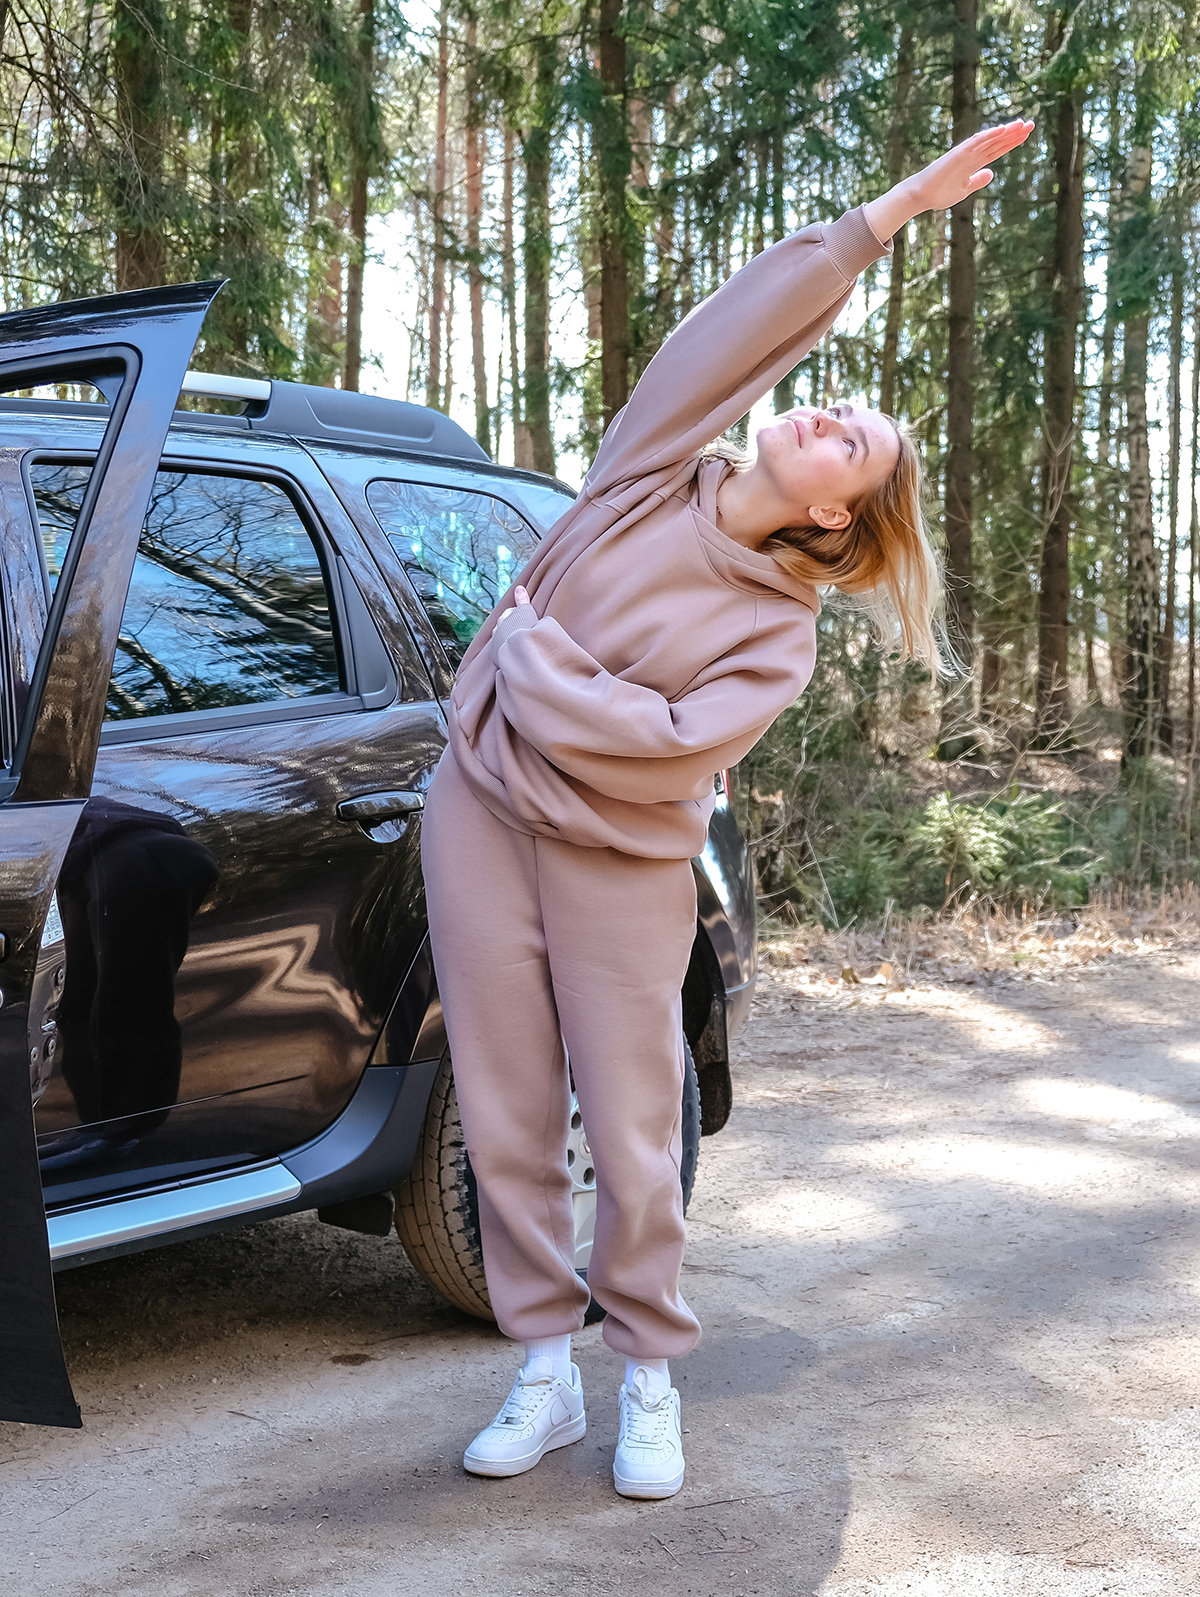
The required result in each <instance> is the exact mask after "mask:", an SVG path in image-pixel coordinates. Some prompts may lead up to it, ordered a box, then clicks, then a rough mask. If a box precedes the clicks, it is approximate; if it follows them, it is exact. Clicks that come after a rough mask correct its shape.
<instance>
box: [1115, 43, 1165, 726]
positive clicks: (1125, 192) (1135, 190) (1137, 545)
mask: <svg viewBox="0 0 1200 1597" xmlns="http://www.w3.org/2000/svg"><path fill="white" fill-rule="evenodd" d="M1144 70H1145V69H1144V64H1143V65H1142V68H1141V71H1142V72H1143V73H1144ZM1140 87H1141V84H1140V83H1139V88H1140ZM1137 120H1138V121H1139V122H1140V121H1141V120H1142V119H1141V118H1140V117H1138V118H1137ZM1138 131H1140V129H1139V130H1138ZM1136 137H1137V135H1136V133H1135V139H1136ZM1150 170H1151V151H1150V147H1149V145H1148V144H1147V143H1143V142H1134V143H1133V146H1132V148H1131V149H1130V152H1129V160H1128V162H1127V163H1126V167H1125V175H1124V182H1123V186H1122V201H1123V219H1122V232H1123V233H1124V234H1126V237H1127V239H1128V234H1129V229H1130V226H1131V223H1132V222H1133V220H1134V217H1135V211H1136V208H1137V204H1138V201H1139V200H1140V199H1141V198H1142V196H1143V194H1144V192H1145V189H1146V186H1147V184H1148V182H1149V180H1150ZM1125 247H1129V246H1128V244H1127V245H1126V246H1125ZM1132 248H1133V249H1136V248H1137V240H1136V237H1135V240H1134V242H1133V244H1132ZM1124 321H1125V372H1124V387H1125V415H1126V430H1125V437H1126V451H1127V453H1128V457H1129V590H1128V591H1129V674H1130V678H1131V680H1130V685H1129V691H1128V693H1127V695H1126V734H1125V748H1126V752H1127V753H1128V754H1129V755H1131V756H1133V757H1134V758H1139V757H1142V756H1144V755H1147V754H1149V753H1150V751H1151V747H1152V744H1153V732H1154V728H1155V726H1156V725H1157V720H1158V717H1157V714H1156V710H1155V703H1156V687H1157V684H1156V683H1155V680H1154V675H1155V672H1154V634H1155V629H1156V623H1157V620H1158V551H1157V549H1156V548H1155V545H1154V490H1153V484H1152V481H1151V476H1150V433H1149V425H1148V421H1147V415H1146V377H1147V355H1148V347H1149V338H1150V307H1149V304H1148V302H1147V301H1146V299H1145V298H1144V297H1143V296H1138V297H1136V298H1135V297H1133V296H1132V295H1131V296H1130V303H1129V304H1128V305H1127V307H1126V310H1125V317H1124Z"/></svg>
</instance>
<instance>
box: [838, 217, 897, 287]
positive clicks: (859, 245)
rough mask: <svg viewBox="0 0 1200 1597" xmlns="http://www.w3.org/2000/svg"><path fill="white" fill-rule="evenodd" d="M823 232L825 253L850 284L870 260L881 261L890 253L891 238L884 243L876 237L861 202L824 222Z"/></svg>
mask: <svg viewBox="0 0 1200 1597" xmlns="http://www.w3.org/2000/svg"><path fill="white" fill-rule="evenodd" d="M822 234H823V237H824V241H825V253H826V254H827V255H828V256H829V258H830V260H831V261H832V262H833V264H834V265H835V266H836V267H837V269H838V271H839V272H841V274H842V276H843V277H844V278H845V279H846V281H847V282H848V283H852V282H853V281H854V279H855V278H856V277H857V276H858V274H859V273H860V272H861V271H863V270H864V269H865V268H866V267H868V266H870V264H871V262H872V261H878V260H881V259H882V258H883V257H884V256H885V255H890V254H891V253H892V241H891V239H888V241H887V243H886V244H884V243H881V242H880V240H879V239H877V238H876V237H875V234H874V231H873V230H872V227H871V224H870V222H868V221H867V218H866V215H865V213H864V211H863V208H862V206H861V205H860V206H859V207H858V208H857V210H854V211H847V212H846V214H845V216H839V217H838V219H837V221H836V222H828V223H826V224H825V226H824V227H823V228H822Z"/></svg>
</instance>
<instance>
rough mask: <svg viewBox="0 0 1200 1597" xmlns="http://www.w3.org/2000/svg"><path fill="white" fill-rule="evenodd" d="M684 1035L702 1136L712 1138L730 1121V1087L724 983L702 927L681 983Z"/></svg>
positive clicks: (731, 1093) (718, 963)
mask: <svg viewBox="0 0 1200 1597" xmlns="http://www.w3.org/2000/svg"><path fill="white" fill-rule="evenodd" d="M683 1034H684V1036H685V1037H686V1038H687V1040H688V1044H689V1045H690V1047H691V1050H692V1056H693V1058H694V1059H695V1061H696V1079H697V1082H698V1084H699V1088H700V1130H701V1135H702V1136H705V1137H711V1136H712V1135H713V1134H714V1132H717V1131H720V1130H721V1128H722V1126H724V1124H725V1122H726V1121H727V1120H728V1119H729V1113H730V1110H731V1109H732V1108H733V1083H732V1081H731V1079H730V1075H729V1037H728V1034H727V1032H726V1028H725V983H724V980H723V979H722V976H721V965H720V961H719V960H718V959H717V955H716V950H715V949H714V948H713V946H712V943H711V941H710V940H709V936H708V933H707V932H706V931H705V930H704V927H703V926H701V925H697V927H696V940H695V942H694V943H693V944H692V956H691V959H690V960H689V962H688V968H687V975H686V976H685V977H684V979H683Z"/></svg>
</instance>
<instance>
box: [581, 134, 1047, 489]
mask: <svg viewBox="0 0 1200 1597" xmlns="http://www.w3.org/2000/svg"><path fill="white" fill-rule="evenodd" d="M1032 130H1033V123H1032V122H1028V121H1024V120H1017V121H1013V122H1007V123H1005V124H1004V125H1003V126H1002V127H996V128H986V129H984V130H983V132H981V133H977V134H975V135H974V137H972V138H970V139H965V140H964V141H963V142H962V143H961V144H959V145H956V146H955V147H954V149H952V150H950V151H949V152H948V153H947V154H946V155H943V156H941V157H939V159H938V160H936V161H933V162H931V164H930V165H929V166H927V167H926V168H925V169H924V170H923V171H921V172H918V173H916V174H914V176H912V177H909V178H905V179H904V180H903V181H902V182H900V183H898V184H896V186H895V187H894V188H892V189H889V190H888V192H887V193H886V194H884V195H881V196H880V198H879V199H877V200H871V201H870V202H869V204H867V205H864V206H861V207H860V208H859V209H858V210H856V211H848V212H847V213H846V215H845V216H842V217H840V218H839V219H838V220H837V221H836V222H831V223H827V224H818V225H816V226H813V227H806V228H804V229H803V230H802V231H801V232H799V233H793V234H792V235H791V236H790V237H789V238H785V239H783V240H781V241H780V243H778V244H773V245H772V246H771V248H770V249H768V250H764V251H763V252H762V254H761V255H756V256H755V257H754V259H753V260H752V261H750V262H749V264H748V265H746V266H744V267H743V268H742V269H741V271H740V272H736V273H735V274H734V275H733V276H732V277H731V278H730V279H729V281H728V282H727V283H725V284H723V285H722V286H721V287H720V288H719V289H718V290H717V291H716V293H715V294H711V295H710V296H709V297H708V299H706V300H705V301H704V302H703V303H702V304H700V305H698V306H697V307H696V309H695V310H694V311H692V312H691V314H690V315H688V316H686V317H685V318H684V319H683V321H682V322H680V324H679V326H678V327H677V328H676V329H675V331H674V332H673V333H672V334H671V335H670V337H669V338H668V339H667V340H666V342H665V343H664V344H663V346H662V348H661V349H660V350H659V351H658V353H657V354H656V355H655V357H654V359H653V360H652V361H651V362H650V364H649V366H648V367H647V368H646V370H645V372H644V373H643V375H642V377H641V379H640V381H639V382H638V385H637V387H636V388H635V389H634V391H633V395H632V397H631V399H630V401H629V403H628V404H627V405H626V406H625V408H624V410H622V411H621V412H620V414H619V415H618V416H617V417H616V418H615V419H614V420H613V422H612V423H611V425H610V426H609V428H608V431H607V432H606V433H605V435H604V440H603V442H602V443H601V445H600V450H599V453H598V454H597V456H596V461H595V464H594V465H593V467H592V470H591V471H590V472H589V474H588V479H587V489H588V492H589V493H590V495H591V497H592V498H593V499H609V498H613V497H614V496H616V495H619V493H620V489H621V486H622V484H624V483H629V482H631V481H632V480H633V479H636V478H645V477H647V476H649V475H650V474H652V473H654V472H657V471H660V470H663V469H664V468H669V467H671V466H672V465H674V464H676V463H678V462H680V461H683V460H686V459H687V458H688V457H689V456H691V455H694V454H696V453H697V451H698V450H700V449H701V448H703V446H704V445H705V444H707V443H710V442H711V441H712V440H713V439H714V438H716V437H718V436H719V435H720V434H721V433H723V432H724V431H725V429H726V428H727V427H729V426H731V425H732V424H733V423H734V422H735V421H737V420H738V418H739V417H741V416H744V415H745V413H746V412H747V411H748V410H749V409H750V407H751V405H753V404H754V402H755V401H756V400H757V399H760V398H761V397H762V395H763V394H765V393H766V392H767V390H768V389H770V388H772V387H773V386H774V385H775V383H777V382H778V381H780V379H782V378H783V377H785V376H786V375H787V373H788V372H790V371H791V370H792V369H793V368H794V367H795V366H796V365H798V364H799V362H800V361H801V360H803V359H804V357H805V355H807V354H808V352H809V351H810V350H811V349H812V348H813V347H814V345H816V344H817V343H818V342H819V341H820V340H821V338H823V337H824V335H825V333H826V332H827V331H828V330H829V328H830V327H832V325H833V323H834V322H835V321H836V320H837V318H838V316H839V314H840V313H841V311H842V308H843V307H844V305H845V304H846V301H847V300H848V299H849V297H850V293H851V290H852V289H853V286H854V281H855V279H856V278H857V277H858V274H859V273H860V272H861V271H862V270H863V268H864V267H866V266H869V265H870V263H871V262H872V261H873V260H877V259H878V258H879V257H880V256H881V255H883V254H886V253H887V251H888V250H889V249H890V248H891V244H890V240H891V237H892V234H893V233H894V232H895V231H896V230H897V228H899V227H903V226H904V225H905V223H907V222H908V221H910V220H911V218H912V217H914V216H917V215H919V213H920V212H922V211H928V210H943V209H948V208H949V207H951V206H953V205H957V204H958V203H959V201H960V200H963V199H965V198H966V197H967V196H968V195H969V194H973V193H975V192H976V191H977V190H978V189H981V188H984V187H985V186H986V185H987V184H988V183H990V182H991V180H992V171H991V167H990V165H989V163H990V162H992V161H995V160H998V159H999V157H1000V156H1002V155H1004V154H1006V153H1007V152H1008V151H1009V150H1011V149H1014V148H1015V147H1016V146H1017V145H1018V144H1022V143H1024V141H1025V140H1026V139H1027V138H1028V137H1029V135H1030V133H1031V132H1032Z"/></svg>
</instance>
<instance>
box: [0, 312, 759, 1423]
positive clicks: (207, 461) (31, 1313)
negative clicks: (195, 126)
mask: <svg viewBox="0 0 1200 1597" xmlns="http://www.w3.org/2000/svg"><path fill="white" fill-rule="evenodd" d="M218 287H219V285H218V284H213V283H209V284H193V285H187V286H183V287H177V288H169V289H157V290H150V291H146V292H144V293H136V294H125V295H117V296H113V297H109V298H104V299H95V300H88V301H80V302H77V303H74V304H67V305H57V306H52V307H49V308H47V309H44V310H37V311H28V312H16V313H13V314H10V315H7V316H0V392H2V393H4V394H7V395H9V396H15V397H9V398H6V399H3V400H0V503H2V507H3V518H4V563H3V594H2V608H0V628H2V633H3V649H2V657H3V665H2V668H0V750H2V754H3V766H2V767H0V1080H2V1082H3V1086H2V1089H0V1091H2V1093H3V1107H2V1114H0V1184H2V1187H3V1191H2V1193H0V1202H2V1205H3V1207H2V1209H0V1214H2V1215H3V1223H4V1226H5V1245H4V1247H3V1249H2V1250H0V1302H2V1304H3V1308H2V1309H0V1371H2V1375H0V1417H3V1418H11V1419H21V1420H32V1421H38V1422H42V1423H52V1424H54V1423H57V1424H77V1423H78V1411H77V1409H76V1407H75V1403H74V1399H73V1397H72V1395H71V1391H70V1387H69V1384H68V1382H67V1379H66V1375H65V1371H64V1369H63V1364H62V1355H61V1351H60V1349H59V1345H58V1339H57V1331H56V1327H55V1320H54V1307H53V1292H52V1287H51V1280H50V1269H49V1263H48V1258H47V1242H48V1253H49V1259H50V1260H53V1262H54V1265H55V1266H56V1267H59V1268H61V1267H65V1266H69V1265H72V1264H78V1263H82V1262H85V1261H88V1260H94V1259H97V1258H102V1257H107V1256H110V1255H113V1254H116V1253H121V1252H127V1251H130V1250H132V1249H136V1248H143V1247H148V1246H152V1245H155V1244H157V1243H159V1242H161V1241H164V1240H169V1239H173V1238H176V1237H183V1236H195V1235H198V1234H200V1233H202V1232H205V1231H211V1230H215V1229H219V1228H222V1227H225V1226H230V1225H240V1224H245V1223H247V1222H249V1221H252V1220H256V1219H261V1218H264V1217H266V1216H275V1215H281V1214H287V1213H289V1212H291V1211H294V1210H298V1209H317V1210H318V1212H319V1214H320V1215H321V1217H322V1218H323V1219H325V1220H328V1221H330V1222H331V1223H333V1224H340V1225H344V1226H349V1227H351V1228H355V1229H360V1230H369V1231H378V1232H380V1233H384V1232H386V1231H387V1230H388V1229H389V1228H390V1226H391V1225H392V1223H393V1222H394V1223H395V1224H396V1226H397V1228H398V1230H399V1232H400V1236H401V1238H402V1240H403V1242H404V1244H405V1246H406V1248H407V1250H408V1252H409V1254H410V1256H411V1257H412V1259H413V1261H414V1263H415V1264H416V1266H417V1268H418V1269H419V1270H420V1272H421V1273H422V1275H423V1276H424V1277H425V1278H426V1279H427V1280H428V1281H429V1282H430V1284H431V1285H433V1286H434V1287H436V1288H437V1289H438V1290H439V1291H440V1292H442V1293H443V1294H444V1295H445V1296H446V1297H447V1298H449V1299H450V1300H451V1301H453V1302H455V1303H457V1304H458V1305H459V1306H460V1307H462V1308H463V1309H465V1310H467V1311H468V1312H471V1313H474V1314H479V1315H484V1316H487V1315H488V1314H489V1312H490V1311H489V1307H488V1301H487V1293H486V1287H485V1285H484V1281H483V1274H482V1268H481V1261H480V1255H479V1241H478V1226H477V1219H476V1214H475V1194H474V1187H473V1182H472V1179H471V1173H470V1168H469V1165H468V1163H467V1160H466V1155H465V1150H464V1148H463V1145H462V1137H461V1131H460V1129H459V1125H458V1116H457V1107H456V1104H455V1100H454V1091H453V1083H452V1079H451V1075H450V1070H449V1060H448V1058H447V1056H446V1046H445V1034H444V1031H443V1028H442V1024H441V1014H440V1009H439V1006H438V1000H437V988H436V983H435V979H434V972H433V967H432V962H431V960H430V956H429V945H428V939H427V936H426V919H425V908H424V901H423V893H422V884H421V873H420V864H419V853H418V846H417V844H418V827H419V814H420V810H421V807H422V802H423V793H424V791H425V788H426V786H427V784H428V782H429V779H430V777H431V775H432V772H433V769H434V767H435V765H436V764H437V760H438V756H439V755H440V753H441V751H442V747H443V744H444V742H445V719H444V713H443V706H444V704H445V702H446V695H447V693H448V691H449V689H450V684H451V681H452V677H453V672H454V669H455V666H456V663H457V661H458V659H459V658H460V656H461V653H462V651H463V649H464V648H465V646H466V644H467V643H468V642H469V640H470V638H471V637H472V636H473V635H474V633H475V631H476V629H477V628H478V626H479V624H480V622H481V621H482V619H483V618H484V616H485V615H486V614H487V613H488V611H489V610H490V609H491V608H492V606H493V605H494V604H495V602H496V599H497V597H498V596H499V595H500V594H502V593H503V592H504V591H505V589H506V588H507V587H508V586H509V584H510V582H511V580H512V578H513V577H514V575H515V574H516V573H518V572H519V571H520V569H521V567H522V566H523V565H524V564H525V562H526V560H527V559H528V558H529V556H530V554H531V552H532V550H533V547H534V544H535V541H536V539H537V537H538V536H539V535H540V534H541V533H542V532H544V531H545V530H546V529H547V528H549V527H550V525H551V524H552V523H553V522H554V521H556V520H557V519H558V517H559V516H560V515H561V513H562V512H563V510H564V509H565V508H566V506H567V505H568V503H569V502H570V498H571V493H570V490H569V489H567V488H565V487H564V486H563V485H562V484H560V483H557V482H554V481H552V480H550V479H548V478H545V477H540V476H535V475H533V474H532V473H529V472H523V471H513V470H506V469H504V468H501V467H498V466H495V465H493V464H492V463H491V462H490V461H489V460H488V459H487V457H486V456H485V455H484V453H483V451H482V450H481V449H480V448H479V447H478V445H477V444H476V443H475V441H474V440H473V439H471V438H470V437H468V435H467V434H466V433H465V432H463V430H462V429H461V428H459V427H458V426H456V425H455V424H454V423H453V422H451V421H450V420H448V419H447V418H446V417H445V416H442V415H439V414H437V413H436V412H434V411H431V410H426V409H424V408H422V407H420V406H416V405H409V404H403V403H399V402H396V401H392V400H385V399H378V398H371V397H368V396H365V395H359V394H352V393H342V392H337V391H333V390H329V389H323V388H307V387H303V386H300V385H297V384H292V383H280V382H265V381H262V382H260V381H250V380H244V379H238V378H228V377H217V376H206V375H203V374H198V373H194V372H191V371H189V370H188V369H187V368H188V360H189V357H190V355H191V352H192V349H193V346H194V343H195V339H196V337H197V334H198V333H199V330H200V326H201V323H202V321H203V318H204V314H205V311H206V309H207V307H208V305H209V303H210V302H211V300H212V298H213V295H214V294H215V293H216V292H217V289H218ZM181 393H182V394H185V395H191V396H207V398H208V399H211V400H216V401H219V402H221V403H223V405H224V407H225V410H226V412H228V413H220V414H217V413H208V412H202V411H200V410H195V409H187V410H182V409H179V408H177V407H178V406H179V404H180V395H181ZM42 395H45V396H46V397H40V396H42ZM75 396H82V397H75ZM199 402H200V398H199V397H195V398H192V399H190V400H188V401H186V403H189V404H197V403H199ZM235 409H236V411H237V413H233V412H234V410H235ZM718 788H719V790H720V792H721V795H722V796H721V797H719V800H718V807H717V810H716V813H715V815H714V817H713V821H712V826H711V828H710V832H709V840H708V845H707V847H706V848H705V851H704V853H703V855H702V856H701V857H700V858H699V859H698V860H697V861H696V864H695V869H696V877H697V885H698V888H699V895H700V899H699V902H700V913H699V921H698V924H697V928H696V942H695V949H694V953H693V957H692V962H691V968H690V970H689V972H688V976H687V981H686V984H685V988H684V995H683V997H684V1026H685V1031H686V1033H687V1038H688V1042H689V1043H690V1046H691V1053H692V1056H693V1059H694V1066H693V1068H692V1069H691V1071H690V1074H689V1082H688V1089H687V1097H686V1100H685V1125H686V1126H687V1128H688V1138H687V1141H688V1146H687V1148H686V1150H685V1153H686V1164H685V1172H684V1173H685V1185H689V1186H690V1179H691V1173H692V1171H694V1167H695V1157H696V1151H697V1145H698V1140H699V1135H700V1132H701V1129H703V1131H705V1132H709V1131H715V1130H718V1129H719V1128H720V1127H721V1125H723V1124H724V1121H725V1118H726V1116H727V1114H728V1111H729V1102H730V1087H729V1067H728V1041H727V1039H728V1037H729V1035H730V1033H731V1031H732V1030H733V1028H734V1026H735V1025H736V1024H737V1023H738V1022H739V1021H740V1019H741V1018H742V1016H743V1014H744V1012H745V1009H746V1007H747V1005H748V1002H749V998H750V994H751V991H752V986H753V981H754V903H753V891H752V883H751V876H750V871H749V867H748V861H747V856H746V850H745V847H744V844H743V842H742V840H741V837H740V835H739V833H738V830H737V826H736V823H735V821H734V817H733V814H732V812H731V809H730V803H729V792H728V776H727V775H724V776H719V777H718ZM31 1103H32V1104H33V1105H34V1106H35V1124H31V1118H30V1105H31ZM568 1158H569V1160H570V1161H571V1166H572V1172H573V1175H574V1178H575V1188H576V1209H577V1262H578V1265H579V1267H580V1269H581V1270H584V1271H586V1266H587V1257H588V1253H589V1250H590V1241H591V1223H592V1217H593V1213H594V1205H595V1176H594V1172H593V1170H592V1168H591V1166H590V1162H589V1157H588V1147H587V1140H586V1130H585V1128H584V1127H583V1126H582V1125H581V1124H580V1122H579V1116H578V1114H576V1115H574V1117H573V1129H572V1140H571V1145H570V1148H569V1151H568ZM393 1195H394V1196H393ZM43 1205H44V1208H43Z"/></svg>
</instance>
